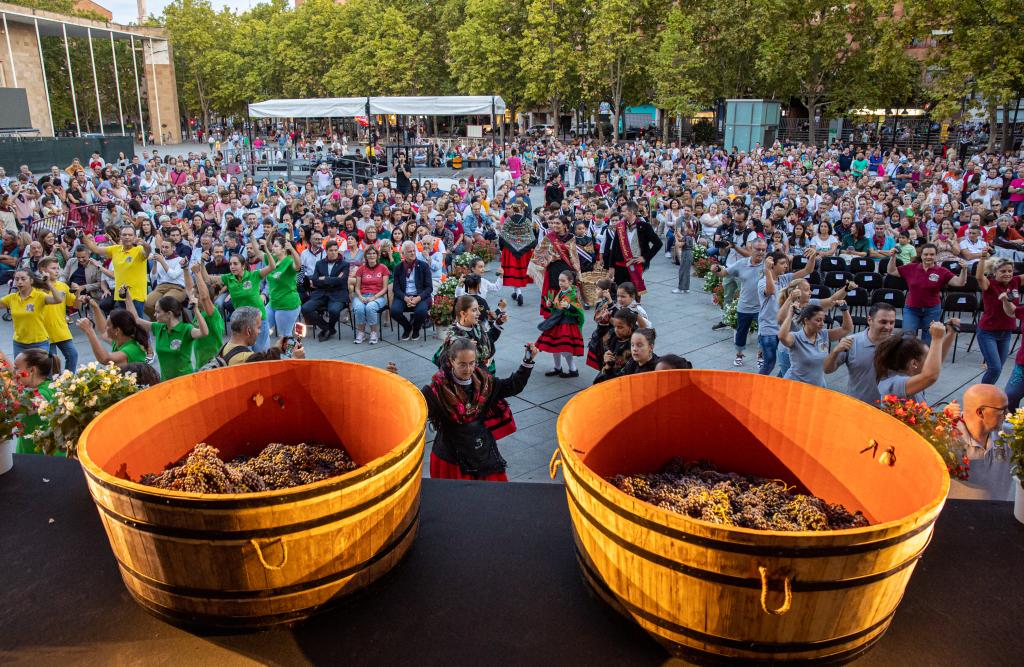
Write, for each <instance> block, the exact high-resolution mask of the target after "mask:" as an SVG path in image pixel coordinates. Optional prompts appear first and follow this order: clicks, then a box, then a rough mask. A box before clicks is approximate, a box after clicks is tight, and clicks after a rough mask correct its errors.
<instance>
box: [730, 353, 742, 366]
mask: <svg viewBox="0 0 1024 667" xmlns="http://www.w3.org/2000/svg"><path fill="white" fill-rule="evenodd" d="M732 365H733V366H737V367H738V366H742V365H743V355H742V354H737V355H736V358H735V359H733V360H732Z"/></svg>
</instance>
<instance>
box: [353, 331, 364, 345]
mask: <svg viewBox="0 0 1024 667" xmlns="http://www.w3.org/2000/svg"><path fill="white" fill-rule="evenodd" d="M364 340H366V334H365V333H363V332H362V331H359V332H357V333H356V340H355V343H356V345H360V344H362V342H363V341H364Z"/></svg>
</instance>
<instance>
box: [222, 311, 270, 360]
mask: <svg viewBox="0 0 1024 667" xmlns="http://www.w3.org/2000/svg"><path fill="white" fill-rule="evenodd" d="M262 319H263V315H262V313H260V311H259V309H258V308H253V307H252V306H242V307H241V308H236V309H235V312H233V313H231V321H230V322H229V323H228V329H229V330H230V331H231V337H230V338H228V342H226V343H224V344H223V345H222V346H221V348H220V351H218V352H217V357H216V358H215V359H214V361H220V362H221V363H219V364H218V366H237V365H238V364H242V363H245V360H246V359H248V358H249V357H251V356H252V354H253V349H252V347H253V345H255V344H256V339H257V338H259V335H260V325H261V324H262ZM211 363H212V362H211Z"/></svg>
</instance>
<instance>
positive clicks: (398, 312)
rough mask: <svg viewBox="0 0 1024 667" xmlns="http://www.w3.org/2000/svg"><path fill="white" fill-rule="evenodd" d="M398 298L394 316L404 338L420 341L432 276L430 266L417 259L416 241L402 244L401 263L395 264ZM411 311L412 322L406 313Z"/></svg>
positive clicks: (428, 302)
mask: <svg viewBox="0 0 1024 667" xmlns="http://www.w3.org/2000/svg"><path fill="white" fill-rule="evenodd" d="M394 287H395V300H394V301H393V302H392V304H391V317H392V319H394V320H395V321H396V322H398V326H399V327H400V334H399V338H400V339H401V340H419V337H420V329H421V328H422V327H423V323H424V322H425V321H426V319H427V310H428V309H429V308H430V295H431V293H432V291H433V279H432V278H431V275H430V267H429V266H428V265H427V264H426V263H425V262H424V261H423V260H420V259H416V244H415V243H413V242H412V241H406V242H404V243H403V244H402V262H401V263H400V264H399V265H398V266H396V267H395V281H394ZM408 312H411V313H412V321H411V322H410V321H409V318H408V317H406V313H408Z"/></svg>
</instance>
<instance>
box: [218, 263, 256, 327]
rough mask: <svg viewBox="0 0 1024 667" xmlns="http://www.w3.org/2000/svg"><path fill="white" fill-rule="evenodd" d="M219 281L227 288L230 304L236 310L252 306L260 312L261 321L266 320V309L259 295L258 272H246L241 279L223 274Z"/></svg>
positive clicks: (229, 274) (231, 274) (230, 274)
mask: <svg viewBox="0 0 1024 667" xmlns="http://www.w3.org/2000/svg"><path fill="white" fill-rule="evenodd" d="M220 279H221V281H222V282H223V283H224V286H225V287H227V288H228V294H230V295H231V303H232V304H233V305H234V306H235V309H236V310H237V309H238V308H241V307H242V306H252V307H253V308H256V309H258V310H259V311H260V314H262V315H263V319H267V309H266V308H265V307H264V305H263V297H262V296H261V295H260V272H259V271H246V272H245V273H243V274H242V277H241V278H236V277H235V275H234V274H233V273H225V274H224V275H222V276H221V277H220Z"/></svg>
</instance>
